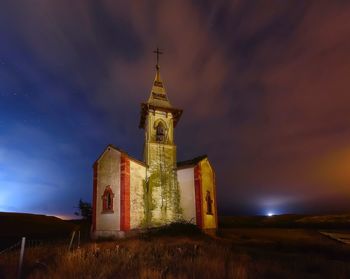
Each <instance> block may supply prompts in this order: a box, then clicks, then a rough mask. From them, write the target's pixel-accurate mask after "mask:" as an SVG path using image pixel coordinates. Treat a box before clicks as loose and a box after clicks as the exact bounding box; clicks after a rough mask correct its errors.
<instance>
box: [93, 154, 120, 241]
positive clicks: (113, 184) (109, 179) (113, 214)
mask: <svg viewBox="0 0 350 279" xmlns="http://www.w3.org/2000/svg"><path fill="white" fill-rule="evenodd" d="M120 158H121V153H120V152H119V151H117V150H115V149H113V148H110V147H108V148H107V149H106V151H105V152H104V153H103V154H102V156H101V157H100V159H99V160H98V161H97V162H96V163H95V165H96V170H97V177H98V179H97V183H96V185H94V187H95V188H96V190H95V189H94V192H95V193H96V194H95V196H94V201H95V202H94V203H95V205H94V206H95V208H96V209H95V214H96V218H95V221H94V222H95V227H96V230H98V231H99V235H100V236H110V235H114V232H115V231H119V230H120V222H119V219H120ZM108 186H109V187H110V189H111V190H112V192H113V194H114V197H112V200H113V207H112V209H111V210H108V209H106V208H105V209H104V208H103V198H102V197H103V194H104V192H105V190H106V188H107V187H108Z"/></svg>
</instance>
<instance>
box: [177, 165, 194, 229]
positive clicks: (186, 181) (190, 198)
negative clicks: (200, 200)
mask: <svg viewBox="0 0 350 279" xmlns="http://www.w3.org/2000/svg"><path fill="white" fill-rule="evenodd" d="M177 179H178V181H179V188H180V206H181V208H182V210H183V218H184V219H185V220H186V221H191V222H192V223H194V224H195V223H196V204H195V192H194V167H190V168H186V169H179V170H177Z"/></svg>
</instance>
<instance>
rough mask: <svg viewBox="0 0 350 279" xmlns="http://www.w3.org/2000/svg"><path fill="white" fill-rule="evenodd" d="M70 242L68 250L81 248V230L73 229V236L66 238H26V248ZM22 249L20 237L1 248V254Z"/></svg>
mask: <svg viewBox="0 0 350 279" xmlns="http://www.w3.org/2000/svg"><path fill="white" fill-rule="evenodd" d="M67 242H68V250H73V249H75V248H79V246H80V231H73V232H72V234H71V236H70V237H69V238H66V239H55V240H53V239H30V238H26V244H25V246H26V249H27V248H35V247H42V246H47V245H52V244H67ZM19 249H21V239H19V240H18V241H17V242H15V243H14V244H12V245H10V246H8V247H6V248H4V249H2V250H0V255H3V254H5V253H9V252H13V251H16V250H19Z"/></svg>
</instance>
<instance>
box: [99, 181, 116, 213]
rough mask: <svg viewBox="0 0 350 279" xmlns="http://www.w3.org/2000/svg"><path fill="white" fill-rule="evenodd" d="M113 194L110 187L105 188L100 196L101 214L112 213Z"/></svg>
mask: <svg viewBox="0 0 350 279" xmlns="http://www.w3.org/2000/svg"><path fill="white" fill-rule="evenodd" d="M113 198H114V194H113V191H112V189H111V186H109V185H108V186H107V187H106V189H105V191H104V192H103V195H102V213H113V212H114V211H113Z"/></svg>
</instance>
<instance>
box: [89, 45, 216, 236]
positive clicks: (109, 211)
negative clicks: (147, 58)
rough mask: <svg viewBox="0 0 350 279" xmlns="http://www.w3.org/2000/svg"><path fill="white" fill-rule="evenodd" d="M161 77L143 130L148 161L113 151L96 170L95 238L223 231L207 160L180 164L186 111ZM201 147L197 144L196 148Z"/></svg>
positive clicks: (143, 116)
mask: <svg viewBox="0 0 350 279" xmlns="http://www.w3.org/2000/svg"><path fill="white" fill-rule="evenodd" d="M155 53H156V54H157V64H156V74H155V78H154V81H153V85H152V89H151V93H150V96H149V98H148V101H147V102H144V103H141V112H140V123H139V128H140V129H143V130H144V131H145V138H144V151H143V160H142V161H140V160H137V159H135V158H133V157H131V156H130V155H128V154H127V153H126V152H125V151H124V150H122V149H120V148H119V147H116V146H114V145H112V144H110V145H108V146H107V147H106V148H105V150H104V151H103V152H102V154H101V155H100V156H99V157H98V159H97V160H96V161H95V163H94V165H93V217H92V237H93V238H95V239H97V238H105V237H108V238H111V237H112V238H118V237H124V236H126V235H128V234H131V233H132V232H137V231H139V230H144V229H147V228H152V227H157V226H162V225H166V224H169V223H171V222H181V221H186V222H191V223H193V224H196V225H197V226H198V227H199V228H201V229H203V230H208V231H210V230H215V229H216V228H217V222H218V220H217V203H216V184H215V172H214V169H213V167H212V165H211V164H210V162H209V159H208V157H207V156H205V155H204V156H199V157H196V158H193V159H191V160H187V161H182V162H177V159H176V150H177V147H176V145H175V141H174V133H175V128H176V125H177V124H178V123H179V121H180V118H181V115H182V110H181V109H178V108H175V107H173V106H172V105H171V103H170V101H169V99H168V95H167V92H166V90H165V87H164V83H163V81H162V79H161V76H160V67H159V62H158V60H159V54H161V52H160V51H159V49H157V50H156V51H155ZM194 144H195V143H194Z"/></svg>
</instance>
